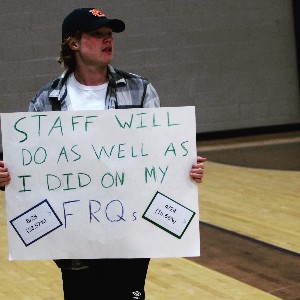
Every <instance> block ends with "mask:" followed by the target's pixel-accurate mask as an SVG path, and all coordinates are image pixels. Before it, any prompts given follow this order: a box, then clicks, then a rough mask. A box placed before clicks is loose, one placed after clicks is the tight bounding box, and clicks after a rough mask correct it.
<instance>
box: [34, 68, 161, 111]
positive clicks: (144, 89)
mask: <svg viewBox="0 0 300 300" xmlns="http://www.w3.org/2000/svg"><path fill="white" fill-rule="evenodd" d="M69 75H70V73H69V72H68V71H65V72H64V73H63V74H62V75H61V76H60V77H58V78H57V79H55V80H54V81H52V82H49V83H47V84H46V85H45V86H44V87H43V88H42V89H41V90H40V91H39V92H38V93H37V95H36V96H35V97H33V98H32V99H31V102H30V104H29V111H31V112H35V111H51V110H53V106H52V105H53V102H52V101H53V100H58V101H59V104H60V110H70V107H71V102H70V99H69V98H68V97H67V87H66V83H67V79H68V77H69ZM108 78H109V82H108V88H107V93H106V99H105V108H106V109H125V108H137V107H159V106H160V101H159V97H158V95H157V92H156V90H155V89H154V87H153V85H152V84H151V83H150V82H149V81H148V80H147V79H145V78H143V77H141V76H138V75H135V74H131V73H127V72H124V71H120V70H117V69H115V68H113V67H112V66H108Z"/></svg>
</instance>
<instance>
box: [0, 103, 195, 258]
mask: <svg viewBox="0 0 300 300" xmlns="http://www.w3.org/2000/svg"><path fill="white" fill-rule="evenodd" d="M1 128H2V138H3V154H4V162H5V165H6V166H7V167H8V169H9V171H10V174H11V177H12V180H11V183H10V184H9V185H8V186H7V187H6V192H5V197H6V210H7V228H8V244H9V256H10V259H12V260H27V259H28V260H35V259H63V258H77V259H79V258H82V259H84V258H139V257H141V258H142V257H183V256H198V255H200V237H199V215H198V189H197V184H196V183H195V182H194V181H193V180H192V179H191V178H190V176H189V171H190V169H191V166H192V164H193V163H195V161H196V156H197V154H196V124H195V108H194V107H192V106H187V107H172V108H171V107H164V108H151V109H150V108H147V109H141V108H137V109H124V110H122V109H120V110H105V111H77V112H41V113H2V114H1Z"/></svg>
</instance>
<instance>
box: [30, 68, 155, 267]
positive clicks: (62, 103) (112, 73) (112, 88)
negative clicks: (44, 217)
mask: <svg viewBox="0 0 300 300" xmlns="http://www.w3.org/2000/svg"><path fill="white" fill-rule="evenodd" d="M69 75H70V73H69V72H68V71H65V72H64V73H63V74H62V75H61V76H60V77H58V78H57V79H55V80H54V81H52V82H49V83H48V84H46V85H45V86H44V87H43V88H42V89H41V90H40V91H39V92H38V93H37V94H36V96H35V97H33V98H32V100H31V102H30V104H29V111H31V112H41V111H51V110H63V111H67V110H70V109H71V102H70V99H69V97H67V86H66V83H67V79H68V76H69ZM108 77H109V83H108V88H107V93H106V99H105V107H106V109H127V108H138V107H145V108H148V107H159V106H160V100H159V97H158V94H157V92H156V90H155V89H154V87H153V86H152V84H151V83H150V82H149V81H148V80H147V79H145V78H143V77H141V76H138V75H134V74H131V73H127V72H124V71H120V70H117V69H115V68H113V67H112V66H108ZM53 103H56V104H55V107H56V109H55V107H54V105H53ZM57 105H58V107H59V108H58V109H57ZM54 261H55V263H56V264H57V265H58V267H60V268H68V269H77V270H79V269H85V268H88V267H89V266H90V265H91V264H93V263H95V261H96V260H94V259H59V260H54Z"/></svg>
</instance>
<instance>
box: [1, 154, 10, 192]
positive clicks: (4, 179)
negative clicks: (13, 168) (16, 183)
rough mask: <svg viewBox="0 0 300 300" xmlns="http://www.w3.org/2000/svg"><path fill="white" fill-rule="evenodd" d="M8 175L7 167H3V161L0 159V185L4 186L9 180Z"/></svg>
mask: <svg viewBox="0 0 300 300" xmlns="http://www.w3.org/2000/svg"><path fill="white" fill-rule="evenodd" d="M10 179H11V178H10V175H9V172H8V169H7V168H5V166H4V162H3V161H1V160H0V186H1V187H4V186H6V185H8V184H9V182H10Z"/></svg>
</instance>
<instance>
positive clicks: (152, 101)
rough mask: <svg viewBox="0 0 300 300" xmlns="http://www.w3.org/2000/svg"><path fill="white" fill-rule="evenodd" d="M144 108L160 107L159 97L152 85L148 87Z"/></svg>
mask: <svg viewBox="0 0 300 300" xmlns="http://www.w3.org/2000/svg"><path fill="white" fill-rule="evenodd" d="M143 107H147V108H150V107H160V100H159V96H158V94H157V92H156V90H155V88H154V86H153V85H152V84H151V83H149V84H148V85H147V89H146V95H145V98H144V105H143Z"/></svg>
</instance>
